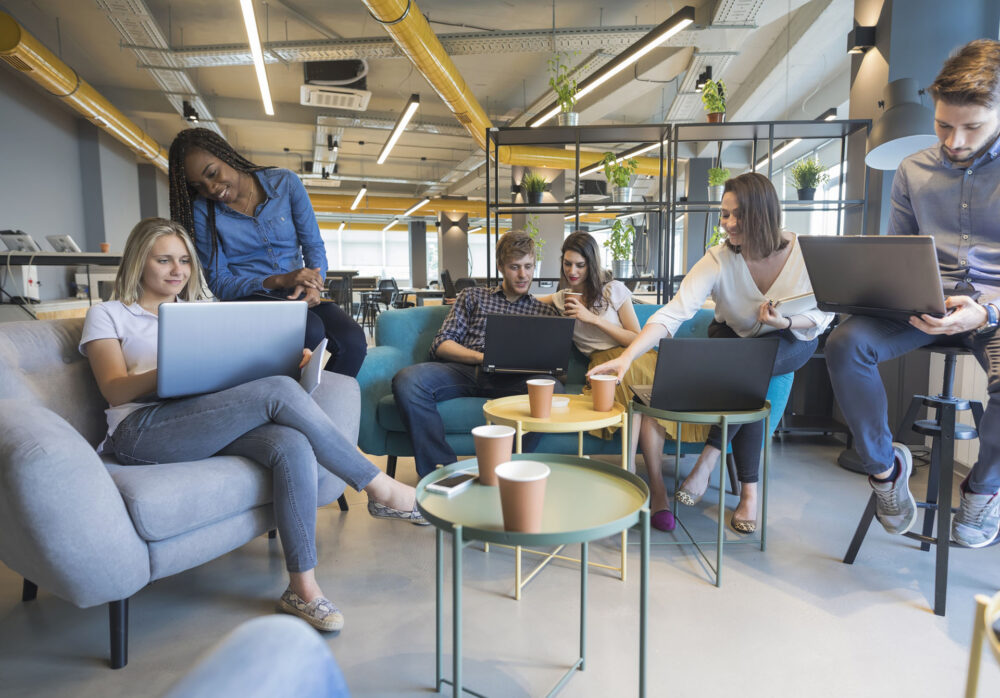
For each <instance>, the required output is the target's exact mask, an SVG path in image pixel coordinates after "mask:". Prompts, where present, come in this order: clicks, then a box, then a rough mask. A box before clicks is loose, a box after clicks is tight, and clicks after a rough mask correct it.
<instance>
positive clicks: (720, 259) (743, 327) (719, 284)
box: [648, 236, 833, 340]
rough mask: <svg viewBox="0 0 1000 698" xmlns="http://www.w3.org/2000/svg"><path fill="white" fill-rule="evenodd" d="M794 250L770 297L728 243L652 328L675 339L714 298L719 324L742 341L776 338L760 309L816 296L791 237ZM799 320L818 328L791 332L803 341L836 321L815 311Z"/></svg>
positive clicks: (695, 271) (713, 251)
mask: <svg viewBox="0 0 1000 698" xmlns="http://www.w3.org/2000/svg"><path fill="white" fill-rule="evenodd" d="M790 244H791V246H792V249H791V251H790V252H789V253H788V258H787V259H786V260H785V266H783V267H782V268H781V272H780V273H779V274H778V278H776V279H775V280H774V283H773V284H771V288H769V289H767V292H766V293H761V291H760V289H759V288H757V284H756V283H754V280H753V277H752V276H751V275H750V269H749V268H748V267H747V264H746V262H745V261H744V259H743V255H741V254H738V253H736V252H733V251H732V250H731V249H729V247H728V246H727V245H726V243H725V242H722V243H719V244H718V245H716V246H714V247H711V248H709V249H708V251H706V252H705V256H704V257H702V258H701V259H699V260H698V262H697V263H696V264H695V265H694V266H693V267H691V271H690V272H688V274H687V275H686V276H685V277H684V281H683V282H681V287H680V289H678V291H677V295H676V296H674V297H673V298H672V299H671V300H670V302H669V303H667V304H666V305H665V306H663V307H662V308H660V309H659V310H657V311H656V312H655V313H653V315H652V316H651V317H650V318H649V320H648V322H655V323H657V324H659V325H663V326H664V327H666V328H667V331H668V332H669V333H670V334H671V336H673V334H674V333H676V332H677V328H678V327H680V326H681V323H683V322H684V321H685V320H689V319H690V318H692V317H694V314H695V313H697V312H698V309H699V308H701V306H702V304H703V303H704V302H705V299H707V298H708V297H709V296H711V297H712V299H713V300H714V301H715V319H716V320H718V321H719V322H724V323H726V324H727V325H729V328H730V329H732V330H733V332H735V333H736V334H738V335H739V336H740V337H756V336H759V335H762V334H767V333H768V332H774V331H775V328H773V327H771V326H770V325H763V324H761V323H760V322H757V309H758V308H760V306H761V304H762V303H764V302H765V301H768V300H772V301H773V300H780V299H782V298H790V297H791V296H798V295H801V294H803V293H812V284H811V283H810V282H809V274H808V273H807V272H806V265H805V261H804V260H803V259H802V250H801V248H800V247H799V242H798V237H797V236H796V237H793V238H792V242H791V243H790ZM796 315H800V316H802V317H806V318H809V319H810V320H812V321H813V323H814V324H813V326H812V327H806V328H804V329H794V330H792V334H793V335H795V337H796V338H797V339H801V340H810V339H813V338H815V337H816V336H818V335H819V334H820V333H822V332H823V330H824V329H826V326H827V325H829V324H830V321H831V320H832V319H833V313H824V312H823V311H822V310H820V309H819V308H816V307H813V308H812V309H810V310H807V311H805V312H802V313H797V314H796Z"/></svg>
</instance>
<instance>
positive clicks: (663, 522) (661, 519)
mask: <svg viewBox="0 0 1000 698" xmlns="http://www.w3.org/2000/svg"><path fill="white" fill-rule="evenodd" d="M649 523H650V525H651V526H652V527H653V528H655V529H656V530H657V531H667V532H668V533H669V532H670V531H673V530H674V529H675V528H677V521H675V520H674V512H672V511H670V510H669V509H661V510H660V511H658V512H656V513H655V514H653V515H652V516H651V517H650V518H649Z"/></svg>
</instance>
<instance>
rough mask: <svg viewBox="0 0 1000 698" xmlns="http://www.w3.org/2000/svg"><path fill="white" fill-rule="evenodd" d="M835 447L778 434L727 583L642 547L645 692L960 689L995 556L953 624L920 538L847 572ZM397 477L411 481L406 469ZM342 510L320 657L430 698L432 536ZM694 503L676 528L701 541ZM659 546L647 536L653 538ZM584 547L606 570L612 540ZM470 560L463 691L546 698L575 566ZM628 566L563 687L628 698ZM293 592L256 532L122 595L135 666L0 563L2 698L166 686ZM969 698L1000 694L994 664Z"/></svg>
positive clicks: (568, 645) (893, 545)
mask: <svg viewBox="0 0 1000 698" xmlns="http://www.w3.org/2000/svg"><path fill="white" fill-rule="evenodd" d="M839 449H840V447H839V446H838V445H837V444H836V442H834V441H832V440H823V439H822V438H812V437H794V438H793V437H789V438H786V440H785V443H784V444H780V443H777V442H776V447H775V449H774V451H773V453H774V456H775V460H774V467H773V470H772V479H771V484H772V492H771V497H770V517H769V524H770V526H769V531H768V549H767V551H766V552H765V553H761V552H760V551H759V550H758V549H756V548H754V547H751V546H732V547H730V548H727V552H726V556H725V563H724V577H723V582H724V583H723V587H722V588H721V589H716V588H715V587H714V586H712V584H711V583H710V579H709V575H708V572H707V571H706V569H705V568H704V567H703V566H702V564H701V563H700V561H699V559H698V558H697V557H696V556H695V555H694V553H693V552H692V550H691V549H690V548H688V547H683V548H681V547H675V546H662V547H654V548H653V550H652V566H651V583H652V594H651V604H650V646H649V660H650V665H649V684H648V685H649V695H651V696H661V695H668V694H669V695H671V696H734V697H735V696H739V697H740V698H751V697H754V696H761V697H767V698H772V697H774V696H796V697H798V696H810V697H811V698H819V697H822V696H837V698H842V697H843V696H903V695H912V696H959V695H962V691H963V690H964V682H965V672H966V667H967V662H968V656H969V643H970V637H971V628H972V614H973V606H974V604H973V595H974V594H976V593H983V594H993V593H995V592H996V591H997V589H998V587H1000V581H998V580H1000V553H998V550H997V549H996V548H987V549H985V550H979V551H966V550H955V551H954V553H953V555H952V565H951V574H950V580H949V589H948V615H947V617H945V618H940V617H938V616H935V615H934V614H933V612H932V611H931V608H930V604H931V603H932V600H933V594H934V589H933V575H934V557H933V554H928V553H921V552H919V550H917V549H916V548H915V545H914V543H913V542H912V541H909V540H907V539H904V538H894V537H891V536H888V535H886V534H885V533H884V532H883V531H882V530H881V528H879V527H878V525H877V524H875V527H874V528H873V529H872V532H871V533H870V535H869V538H868V539H867V540H866V542H865V544H864V546H863V547H862V549H861V554H860V555H859V557H858V560H857V562H856V564H855V565H853V566H848V565H844V564H843V563H841V562H840V558H841V557H842V556H843V554H844V551H845V549H846V547H847V544H848V541H849V540H850V537H851V534H852V532H853V529H854V527H855V525H856V522H857V519H858V517H859V516H860V514H861V511H862V509H863V508H864V505H865V501H866V498H867V496H868V492H869V489H868V486H867V484H866V483H865V480H864V478H863V477H861V476H858V475H854V474H852V473H849V472H847V471H844V470H842V469H840V468H839V467H837V466H836V465H834V460H835V458H836V455H837V453H838V452H839ZM687 460H688V461H689V463H688V467H689V466H690V461H691V459H687ZM924 470H925V469H924V468H920V469H918V470H917V475H916V476H915V477H914V484H917V483H922V482H923V481H924V479H925V476H924V474H923V472H924ZM400 472H401V473H402V477H404V478H406V479H409V480H411V481H412V480H414V479H415V475H414V474H413V468H412V464H411V463H410V462H409V461H403V460H401V461H400ZM917 491H919V490H917ZM349 499H350V501H351V503H352V505H353V508H352V510H351V511H350V512H348V513H346V514H342V513H341V512H340V511H339V510H338V509H337V508H336V506H335V505H334V506H333V507H327V508H324V509H323V510H321V511H320V517H319V547H320V550H319V554H320V564H319V568H318V571H317V572H318V577H319V579H320V582H321V584H322V585H323V587H324V589H325V591H326V593H327V595H328V596H329V597H330V598H331V599H333V600H334V601H335V602H336V603H337V604H338V605H339V606H340V607H341V609H343V611H344V614H345V616H346V619H347V621H346V627H345V629H344V630H343V631H342V632H341V633H339V634H337V635H330V636H327V640H328V643H329V646H330V648H331V649H332V650H333V652H334V654H335V655H336V657H337V661H338V662H339V663H340V665H341V667H342V669H343V671H344V674H345V676H346V678H347V682H348V685H349V686H350V687H351V690H352V693H353V694H354V695H355V696H420V695H427V694H430V693H433V681H434V606H433V603H434V573H433V565H434V532H433V529H429V528H418V527H414V526H409V525H404V524H401V523H395V522H386V521H376V520H374V519H372V518H371V517H369V516H368V514H367V513H366V512H365V510H364V508H363V506H362V503H363V497H362V496H360V495H358V494H357V493H350V494H349ZM706 499H708V497H706ZM705 506H706V505H705V504H704V503H703V504H702V505H699V509H697V510H695V512H693V513H691V514H689V516H688V519H687V520H688V521H690V522H691V523H693V525H695V527H696V528H698V529H699V530H702V531H704V532H705V533H706V534H708V533H709V532H710V530H711V529H712V527H713V525H714V524H713V518H714V517H713V516H712V514H711V512H710V511H709V510H707V509H704V507H705ZM671 538H672V536H670V535H669V534H663V533H654V542H655V541H656V540H661V541H662V540H670V539H671ZM591 551H592V552H591V558H592V559H597V560H602V561H607V562H613V561H614V556H615V553H616V540H608V541H603V542H601V543H599V544H595V545H593V546H592V548H591ZM465 559H466V564H465V569H464V572H465V583H466V584H465V589H466V592H465V605H464V615H465V628H464V630H465V635H464V637H465V656H466V662H465V669H464V671H465V680H466V682H467V685H468V686H469V687H471V688H473V689H475V690H478V691H480V692H485V693H487V694H489V695H492V696H529V695H530V696H537V695H542V694H544V693H545V692H546V691H547V690H548V689H549V688H550V687H551V686H552V685H553V684H554V683H555V682H556V681H557V680H558V678H559V677H560V676H561V674H562V673H563V671H564V669H565V667H566V666H568V665H569V664H570V662H571V661H572V659H573V658H574V657H575V651H576V642H577V633H578V629H577V612H578V603H579V602H578V598H579V597H578V590H579V574H578V570H577V568H575V567H574V566H573V565H571V564H569V563H556V564H555V565H554V566H552V567H551V568H550V569H547V570H545V571H544V572H542V573H541V574H540V575H539V577H538V578H536V579H535V580H534V581H532V582H531V584H530V585H529V586H528V587H527V589H526V591H525V598H524V599H523V600H522V601H520V602H515V601H513V600H512V599H511V598H510V594H511V591H512V581H511V580H512V575H513V560H512V556H511V553H510V552H509V551H505V550H497V549H494V550H493V551H491V552H490V553H489V554H484V553H482V552H481V551H478V550H475V549H470V550H468V552H467V554H466V557H465ZM629 564H630V572H632V574H631V576H630V578H629V580H628V581H627V582H626V583H624V584H623V583H622V582H621V581H619V580H618V579H616V578H614V577H613V576H611V575H610V574H609V573H606V572H603V571H595V572H593V573H592V574H591V576H590V618H589V646H588V660H587V661H588V663H587V667H586V670H585V671H583V672H581V673H580V674H578V675H576V676H575V677H574V678H573V679H572V680H571V681H570V683H569V684H568V686H567V687H566V689H565V690H564V691H563V695H566V696H602V697H604V696H628V695H635V693H636V689H637V685H638V684H637V661H636V650H637V646H638V645H637V638H638V592H639V585H638V569H639V567H638V552H637V549H635V548H633V549H632V550H630V554H629ZM285 584H286V579H285V575H284V572H283V563H282V557H281V553H280V549H279V546H278V544H277V542H276V541H268V540H267V539H266V538H263V537H261V538H258V539H256V540H254V541H252V542H251V543H250V544H248V545H246V546H244V547H243V548H240V549H239V550H236V551H235V552H232V553H230V554H229V555H227V556H225V557H223V558H220V559H218V560H215V561H213V562H211V563H209V564H206V565H203V566H202V567H199V568H197V569H194V570H190V571H188V572H185V573H183V574H180V575H177V576H175V577H172V578H169V579H165V580H161V581H159V582H156V583H154V584H153V585H152V586H150V587H148V588H146V589H144V590H142V591H141V592H139V593H138V594H137V595H136V596H135V597H134V598H133V600H132V602H131V635H130V647H129V653H130V658H129V665H128V666H127V667H126V668H125V669H123V670H120V671H111V670H110V669H108V668H107V665H106V661H107V627H108V626H107V622H108V621H107V612H106V609H105V608H104V607H101V608H93V609H86V610H81V609H77V608H75V607H73V606H71V605H70V604H68V603H66V602H63V601H61V600H60V599H57V598H55V597H53V596H52V595H50V594H48V593H46V592H45V590H44V589H43V590H41V592H40V593H39V597H38V599H37V600H36V601H34V602H31V603H20V601H19V599H20V589H21V578H20V577H19V576H17V575H16V574H14V573H13V572H11V571H10V570H8V569H7V568H5V567H3V566H2V565H0V695H2V696H11V697H14V696H32V697H37V696H78V697H81V698H83V697H87V696H94V697H98V696H100V697H101V698H107V697H111V696H147V695H160V694H161V693H162V692H164V691H165V690H166V688H167V687H168V686H170V685H171V683H172V682H173V681H175V680H176V679H177V677H179V676H181V675H182V674H183V673H184V672H185V671H186V670H187V669H188V668H189V667H191V666H192V665H193V664H194V663H195V662H196V661H197V660H198V658H199V657H200V656H202V655H203V653H204V652H205V651H206V650H207V649H208V648H209V647H211V645H212V644H213V643H215V642H216V641H217V640H219V638H221V637H222V636H224V635H225V634H226V633H227V632H228V631H230V630H231V629H233V628H235V627H236V626H237V625H239V624H240V623H241V622H243V621H245V620H248V619H250V618H253V617H255V616H259V615H261V614H266V613H270V612H271V610H272V608H273V604H274V601H275V600H276V599H277V597H278V595H279V594H280V593H281V591H282V590H283V589H284V587H285ZM446 598H447V597H446ZM447 646H448V645H447V644H446V647H447ZM979 695H980V696H996V695H1000V668H998V667H997V665H996V663H995V662H994V661H993V660H992V657H991V656H990V655H989V654H988V653H986V654H985V655H984V659H983V670H982V678H981V684H980V693H979Z"/></svg>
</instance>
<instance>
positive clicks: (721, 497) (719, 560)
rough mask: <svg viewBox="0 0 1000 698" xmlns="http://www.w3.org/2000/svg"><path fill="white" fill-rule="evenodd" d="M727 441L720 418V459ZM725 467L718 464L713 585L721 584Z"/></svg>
mask: <svg viewBox="0 0 1000 698" xmlns="http://www.w3.org/2000/svg"><path fill="white" fill-rule="evenodd" d="M728 443H729V422H728V420H727V419H726V418H725V417H723V418H722V460H723V461H724V460H725V459H726V448H727V445H728ZM725 475H726V468H725V467H724V465H723V464H722V463H720V464H719V534H718V539H717V541H716V545H717V547H716V550H715V586H716V587H721V586H722V542H723V540H725V537H726V529H725V526H726V483H725Z"/></svg>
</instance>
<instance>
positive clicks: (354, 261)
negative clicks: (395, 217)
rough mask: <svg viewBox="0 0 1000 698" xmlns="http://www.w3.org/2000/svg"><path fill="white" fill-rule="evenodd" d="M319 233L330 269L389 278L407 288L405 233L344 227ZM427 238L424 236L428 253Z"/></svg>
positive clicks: (408, 275) (408, 266) (406, 237)
mask: <svg viewBox="0 0 1000 698" xmlns="http://www.w3.org/2000/svg"><path fill="white" fill-rule="evenodd" d="M320 233H321V234H322V236H323V243H324V244H325V245H326V258H327V265H328V267H329V268H330V269H356V270H357V271H358V274H359V275H360V276H378V277H380V278H389V277H391V278H394V279H396V282H397V283H398V284H399V285H400V286H409V285H410V243H409V240H410V237H409V236H410V233H409V231H407V230H405V229H402V230H389V231H388V232H382V231H381V230H351V229H350V228H345V229H344V230H343V232H338V231H337V230H336V229H335V228H334V229H323V230H321V231H320ZM430 237H431V236H430V235H428V251H429V250H430ZM435 237H436V236H435ZM435 254H436V247H435Z"/></svg>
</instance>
